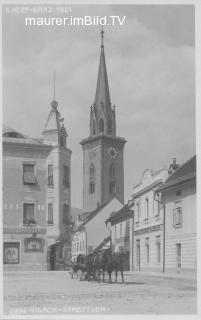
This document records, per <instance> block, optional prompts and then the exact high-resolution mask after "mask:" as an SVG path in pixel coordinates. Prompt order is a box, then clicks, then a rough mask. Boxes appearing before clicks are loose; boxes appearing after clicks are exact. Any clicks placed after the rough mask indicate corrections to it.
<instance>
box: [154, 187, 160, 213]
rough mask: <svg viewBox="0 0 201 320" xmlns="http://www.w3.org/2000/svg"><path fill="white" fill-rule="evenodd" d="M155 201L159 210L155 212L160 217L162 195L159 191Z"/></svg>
mask: <svg viewBox="0 0 201 320" xmlns="http://www.w3.org/2000/svg"><path fill="white" fill-rule="evenodd" d="M155 201H156V203H157V205H156V207H157V211H156V213H155V216H156V217H158V216H159V215H160V195H159V194H158V193H157V194H156V198H155Z"/></svg>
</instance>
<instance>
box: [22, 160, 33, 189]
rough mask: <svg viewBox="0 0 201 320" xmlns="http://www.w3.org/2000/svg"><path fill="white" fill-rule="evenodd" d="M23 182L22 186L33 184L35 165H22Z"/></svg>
mask: <svg viewBox="0 0 201 320" xmlns="http://www.w3.org/2000/svg"><path fill="white" fill-rule="evenodd" d="M23 182H24V184H35V183H36V177H35V164H29V163H24V164H23Z"/></svg>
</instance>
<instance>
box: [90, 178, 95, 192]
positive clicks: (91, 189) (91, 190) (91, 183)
mask: <svg viewBox="0 0 201 320" xmlns="http://www.w3.org/2000/svg"><path fill="white" fill-rule="evenodd" d="M94 192H95V182H94V181H90V182H89V193H94Z"/></svg>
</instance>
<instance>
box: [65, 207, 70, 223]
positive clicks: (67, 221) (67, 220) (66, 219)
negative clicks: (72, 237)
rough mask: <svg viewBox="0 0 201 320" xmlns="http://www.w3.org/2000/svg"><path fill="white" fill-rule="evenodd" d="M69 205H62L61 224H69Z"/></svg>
mask: <svg viewBox="0 0 201 320" xmlns="http://www.w3.org/2000/svg"><path fill="white" fill-rule="evenodd" d="M69 223H70V219H69V205H68V204H66V203H64V205H63V224H69Z"/></svg>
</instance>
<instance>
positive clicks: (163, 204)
mask: <svg viewBox="0 0 201 320" xmlns="http://www.w3.org/2000/svg"><path fill="white" fill-rule="evenodd" d="M157 194H158V193H155V195H154V200H155V201H156V202H158V203H160V204H161V205H162V206H163V273H165V227H166V224H165V223H166V221H165V218H166V212H165V201H160V200H158V199H156V195H157Z"/></svg>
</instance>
